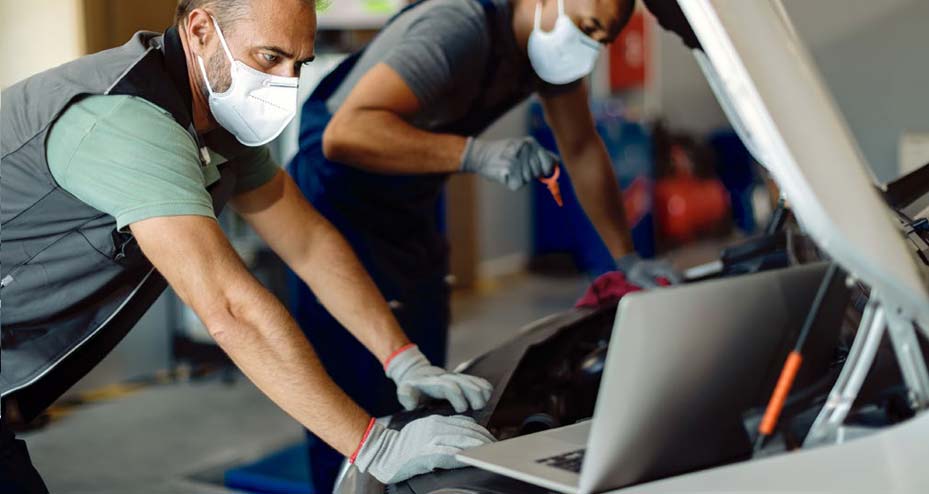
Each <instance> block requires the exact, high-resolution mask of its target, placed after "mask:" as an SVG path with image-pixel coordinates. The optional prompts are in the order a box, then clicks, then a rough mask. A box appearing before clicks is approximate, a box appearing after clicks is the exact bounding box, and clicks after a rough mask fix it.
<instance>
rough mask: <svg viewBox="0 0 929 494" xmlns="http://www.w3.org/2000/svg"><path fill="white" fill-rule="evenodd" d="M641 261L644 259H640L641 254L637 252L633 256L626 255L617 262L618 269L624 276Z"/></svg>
mask: <svg viewBox="0 0 929 494" xmlns="http://www.w3.org/2000/svg"><path fill="white" fill-rule="evenodd" d="M641 261H642V258H641V257H639V254H637V253H635V252H633V253H632V254H626V255H624V256H622V257H620V258H619V259H617V260H616V269H617V270H618V271H621V272H622V273H623V274H628V273H629V270H630V269H632V267H633V266H635V265H636V264H638V263H639V262H641Z"/></svg>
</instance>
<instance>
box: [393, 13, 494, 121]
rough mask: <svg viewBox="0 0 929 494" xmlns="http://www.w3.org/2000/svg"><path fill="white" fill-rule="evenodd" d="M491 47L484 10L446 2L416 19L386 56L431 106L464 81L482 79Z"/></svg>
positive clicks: (409, 84) (416, 92)
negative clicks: (401, 39) (446, 3)
mask: <svg viewBox="0 0 929 494" xmlns="http://www.w3.org/2000/svg"><path fill="white" fill-rule="evenodd" d="M489 53H490V39H489V35H488V32H487V27H486V18H485V16H484V13H483V12H482V11H479V10H477V11H475V10H471V9H468V8H466V7H464V6H460V5H442V6H436V7H435V8H432V9H430V10H429V12H427V13H425V14H423V15H422V16H420V17H419V18H418V19H416V20H415V21H414V22H412V23H411V24H410V25H409V26H408V27H407V29H406V32H405V34H404V36H403V41H401V42H400V43H398V44H397V45H396V46H394V47H393V49H392V50H391V51H390V53H389V54H388V55H387V56H386V57H385V58H384V60H383V61H384V63H386V64H387V65H388V66H389V67H390V68H392V69H394V70H395V71H396V72H397V73H398V74H399V75H400V77H401V78H402V79H403V80H404V82H406V84H407V85H408V86H409V87H410V90H412V91H413V94H415V95H416V98H417V99H418V100H419V104H420V105H421V106H422V107H428V106H429V105H430V104H431V103H433V102H434V101H437V100H438V99H439V98H442V97H446V96H447V95H449V94H453V93H454V91H455V88H456V87H460V85H461V84H480V83H481V81H482V80H483V77H484V71H485V70H486V69H485V63H486V61H487V57H488V54H489Z"/></svg>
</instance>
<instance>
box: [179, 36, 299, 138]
mask: <svg viewBox="0 0 929 494" xmlns="http://www.w3.org/2000/svg"><path fill="white" fill-rule="evenodd" d="M213 25H214V26H216V33H217V34H218V35H219V41H220V43H221V44H222V45H223V51H225V52H226V57H228V58H229V63H230V71H231V76H232V84H231V85H230V86H229V89H227V90H226V91H225V92H222V93H214V92H213V88H212V86H210V80H209V78H208V77H207V73H206V67H205V66H204V64H203V57H201V56H199V55H197V62H199V64H200V72H201V73H202V74H203V80H204V81H205V82H206V89H207V91H208V92H209V93H210V97H209V103H210V111H211V112H212V113H213V118H215V119H216V121H217V122H219V124H220V125H222V126H223V128H225V129H226V130H228V131H229V132H230V133H231V134H232V135H234V136H235V138H236V140H238V141H239V142H241V143H242V144H244V145H246V146H252V147H254V146H261V145H263V144H267V143H269V142H271V141H272V140H274V138H275V137H277V136H279V135H280V134H281V132H283V131H284V127H287V124H289V123H290V121H291V120H293V118H294V115H296V114H297V83H298V81H299V78H297V77H281V76H275V75H271V74H266V73H264V72H261V71H260V70H255V69H253V68H251V67H249V66H248V65H246V64H245V63H243V62H240V61H239V60H236V59H235V58H233V57H232V52H231V51H230V50H229V46H228V45H226V38H225V37H223V33H222V31H221V30H220V29H219V24H218V23H217V22H216V19H213Z"/></svg>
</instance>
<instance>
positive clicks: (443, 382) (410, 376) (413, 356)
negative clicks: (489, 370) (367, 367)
mask: <svg viewBox="0 0 929 494" xmlns="http://www.w3.org/2000/svg"><path fill="white" fill-rule="evenodd" d="M384 367H385V369H386V370H387V377H389V378H391V379H392V380H393V381H394V382H395V383H396V384H397V399H398V400H400V404H401V405H403V408H406V409H407V410H413V409H414V408H416V407H417V406H419V405H420V404H421V403H422V402H423V398H424V397H430V398H435V399H440V400H448V401H449V403H451V404H452V407H454V408H455V411H456V412H458V413H464V412H465V411H467V410H468V408H471V409H473V410H480V409H481V408H484V405H486V404H487V401H488V400H490V395H491V394H492V393H493V386H492V385H491V384H490V383H489V382H487V381H486V380H484V379H481V378H479V377H475V376H469V375H467V374H458V373H454V372H448V371H446V370H445V369H443V368H441V367H436V366H434V365H431V364H429V360H427V359H426V356H425V355H423V353H422V352H421V351H419V348H418V347H416V345H409V346H408V347H405V348H402V349H401V350H400V353H398V354H396V355H394V356H393V357H391V358H390V359H388V361H387V363H386V364H385V366H384Z"/></svg>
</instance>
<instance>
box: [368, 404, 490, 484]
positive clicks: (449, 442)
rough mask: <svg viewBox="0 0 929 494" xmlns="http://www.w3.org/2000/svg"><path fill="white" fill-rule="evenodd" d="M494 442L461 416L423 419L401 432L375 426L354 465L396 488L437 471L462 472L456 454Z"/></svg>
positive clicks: (478, 427)
mask: <svg viewBox="0 0 929 494" xmlns="http://www.w3.org/2000/svg"><path fill="white" fill-rule="evenodd" d="M493 441H494V437H493V436H492V435H490V432H488V431H487V429H485V428H483V427H481V426H480V425H478V424H477V423H475V422H474V419H471V418H469V417H463V416H460V415H458V416H455V417H443V416H441V415H433V416H430V417H425V418H421V419H418V420H414V421H412V422H410V423H409V424H407V425H406V426H405V427H403V429H400V430H399V431H395V430H390V429H387V428H386V427H384V426H383V425H381V424H379V423H377V422H372V426H371V427H370V428H369V429H368V432H367V433H366V435H365V437H364V438H363V439H362V442H361V444H360V445H359V447H358V452H357V453H356V455H355V456H354V458H353V460H352V461H353V462H354V464H355V466H357V467H358V469H359V470H361V471H362V472H367V473H369V474H371V475H373V476H374V478H376V479H377V480H378V481H380V482H381V483H383V484H393V483H395V482H400V481H403V480H406V479H408V478H410V477H413V476H416V475H420V474H423V473H428V472H431V471H433V470H435V469H437V468H443V469H451V468H461V467H463V466H465V465H464V464H463V463H461V462H460V461H458V460H456V459H455V455H456V454H458V453H460V452H461V451H462V450H465V449H468V448H476V447H478V446H481V445H484V444H488V443H492V442H493Z"/></svg>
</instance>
